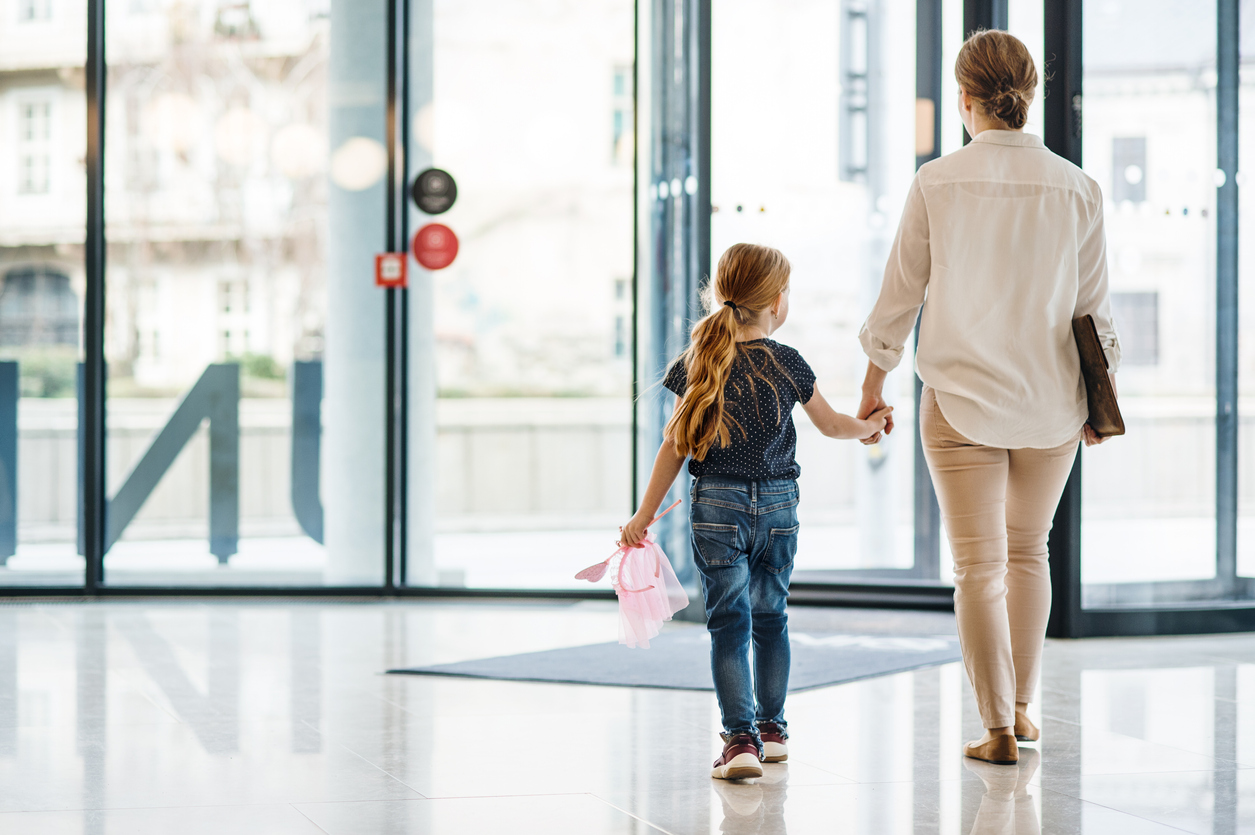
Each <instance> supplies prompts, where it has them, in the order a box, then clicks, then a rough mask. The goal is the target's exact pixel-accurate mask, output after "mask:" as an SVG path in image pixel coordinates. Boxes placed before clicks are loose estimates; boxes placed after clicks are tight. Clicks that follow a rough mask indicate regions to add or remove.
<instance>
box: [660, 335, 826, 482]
mask: <svg viewBox="0 0 1255 835" xmlns="http://www.w3.org/2000/svg"><path fill="white" fill-rule="evenodd" d="M738 347H739V351H738V352H737V358H736V360H735V362H733V364H732V370H731V372H730V373H729V374H728V382H727V383H725V384H724V387H723V397H724V410H725V412H726V414H727V415H728V416H730V417H731V418H733V420H734V421H735V422H734V423H731V424H730V425H729V429H728V435H729V440H730V444H729V445H728V446H727V447H724V448H723V449H720V448H719V444H718V442H717V441H716V442H715V444H714V445H713V446H711V448H710V449H709V451H707V453H706V460H704V461H698V460H696V459H695V458H691V457H690V458H689V474H690V475H692V476H693V477H695V478H696V477H699V476H704V475H730V476H739V477H741V478H747V479H754V480H761V479H776V478H797V477H798V476H799V475H801V473H802V468H801V467H799V466H798V464H797V461H796V460H795V456H796V454H797V430H796V429H795V428H794V426H793V404H795V403H806V402H807V401H809V400H810V399H811V395H812V394H814V393H815V372H814V371H812V370H811V367H810V366H809V365H807V363H806V360H804V359H802V355H801V354H799V353H798V352H797V351H795V350H793V349H792V348H790V347H789V346H788V345H781V344H780V343H779V342H775V341H774V340H771V339H753V340H750V341H748V342H742V343H740V345H739V346H738ZM760 349H761V350H760ZM767 352H770V356H768V355H767ZM772 357H774V358H775V362H772ZM749 363H753V367H754V368H757V369H758V370H759V372H760V375H754V374H753V373H752V372H751V370H750V367H749ZM777 363H778V365H777ZM782 369H783V372H782ZM762 377H766V378H767V380H769V381H770V384H768V383H766V382H764V381H763V379H762ZM662 384H663V385H664V386H666V387H667V388H668V389H669V390H671V391H673V392H675V393H676V394H677V395H680V396H683V395H684V390H685V388H686V387H687V385H688V373H687V369H685V367H684V360H683V359H680V360H676V362H675V363H674V364H673V365H672V366H671V368H670V370H668V371H667V376H666V379H664V380H663V383H662ZM773 389H774V391H773ZM777 406H778V407H779V408H777ZM737 424H740V428H737ZM742 430H744V433H742Z"/></svg>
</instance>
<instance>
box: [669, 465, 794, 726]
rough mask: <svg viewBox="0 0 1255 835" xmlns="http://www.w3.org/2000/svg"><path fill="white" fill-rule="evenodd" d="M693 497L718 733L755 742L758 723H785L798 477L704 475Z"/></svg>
mask: <svg viewBox="0 0 1255 835" xmlns="http://www.w3.org/2000/svg"><path fill="white" fill-rule="evenodd" d="M691 495H692V499H693V504H692V531H693V533H692V538H693V560H694V562H696V564H697V570H698V572H700V574H701V578H702V593H703V594H704V595H705V598H706V617H707V628H708V629H709V630H710V669H711V672H712V674H713V675H714V679H715V695H716V696H718V698H719V712H720V714H721V715H722V718H723V728H724V733H725V734H727V735H729V736H731V735H735V734H741V733H748V734H752V735H753V736H754V738H755V739H756V740H757V739H758V729H757V727H756V725H757V724H758V723H760V722H776V723H779V724H780V725H782V726H783V725H784V724H785V723H784V696H785V691H786V690H787V689H788V686H789V627H788V617H789V616H788V615H787V614H786V613H785V611H784V605H785V601H786V600H787V599H788V597H789V575H790V574H791V573H792V572H793V556H794V555H795V554H796V553H797V528H798V525H797V502H798V489H797V482H796V481H793V480H792V479H779V480H772V481H749V480H747V479H743V478H736V477H734V476H717V475H716V476H702V477H700V478H698V479H696V480H695V481H694V482H693V487H692V491H691ZM751 640H752V641H753V645H754V674H753V678H751V677H750V661H749V651H750V642H751ZM759 747H760V748H761V747H762V746H761V744H760V745H759Z"/></svg>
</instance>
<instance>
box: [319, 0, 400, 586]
mask: <svg viewBox="0 0 1255 835" xmlns="http://www.w3.org/2000/svg"><path fill="white" fill-rule="evenodd" d="M386 9H387V7H386V4H385V3H384V2H383V0H331V62H330V83H329V90H328V95H329V97H330V100H329V102H328V105H329V108H328V109H329V133H330V136H329V140H330V147H331V180H330V182H329V183H328V192H329V194H328V202H329V204H330V205H329V212H328V224H329V226H328V233H327V239H328V244H327V332H326V348H325V352H324V361H325V362H326V366H325V374H326V402H325V406H324V408H325V411H324V414H325V419H326V434H325V436H324V441H323V443H324V447H323V461H324V462H325V468H324V479H325V481H324V483H323V487H322V491H323V500H324V502H323V503H324V507H325V526H326V527H325V531H326V546H327V575H326V580H327V583H328V584H331V585H379V584H381V583H382V582H383V564H384V525H385V518H386V508H385V507H384V460H385V454H386V449H385V423H384V380H385V357H384V292H383V291H382V290H380V289H378V288H376V287H375V286H374V255H375V254H376V253H378V252H382V251H383V249H384V234H385V222H386V219H385V214H384V199H385V196H384V179H385V177H384V175H385V172H386V151H385V150H384V149H385V145H384V125H385V121H384V118H385V117H384V108H385V105H386V101H385V100H386V92H387V86H386V83H387V66H386V60H387V45H386V41H387V31H388V29H387V13H386ZM371 143H375V146H377V147H374V146H372V144H371ZM380 152H383V153H384V154H385V156H384V158H383V163H384V164H383V165H382V166H381V165H380V159H379V155H380ZM376 171H377V172H378V173H377V176H376V173H375V172H376Z"/></svg>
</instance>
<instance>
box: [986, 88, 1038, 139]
mask: <svg viewBox="0 0 1255 835" xmlns="http://www.w3.org/2000/svg"><path fill="white" fill-rule="evenodd" d="M1028 105H1029V102H1027V101H1025V99H1024V96H1023V94H1022V93H1020V92H1019V91H1018V90H1008V91H1007V92H1005V93H999V94H998V95H997V97H996V98H994V99H993V100H992V101H990V102H989V108H988V109H989V115H990V116H993V117H994V118H996V119H997V120H998V121H1000V122H1004V123H1006V125H1007V127H1009V128H1013V129H1015V130H1019V129H1020V128H1022V127H1024V124H1025V123H1026V122H1027V121H1028Z"/></svg>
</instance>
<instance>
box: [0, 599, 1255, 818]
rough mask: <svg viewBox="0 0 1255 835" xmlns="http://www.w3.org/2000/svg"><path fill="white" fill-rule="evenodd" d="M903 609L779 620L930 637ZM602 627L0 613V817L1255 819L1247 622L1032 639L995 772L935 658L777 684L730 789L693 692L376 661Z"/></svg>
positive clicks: (1253, 653) (966, 695)
mask: <svg viewBox="0 0 1255 835" xmlns="http://www.w3.org/2000/svg"><path fill="white" fill-rule="evenodd" d="M918 614H919V613H915V614H914V615H912V616H911V618H909V619H905V618H904V617H903V615H901V614H900V613H898V614H893V613H869V612H868V611H866V610H864V611H860V612H857V613H842V612H840V611H835V610H805V611H803V610H799V611H797V612H795V613H794V615H793V616H794V617H795V618H796V619H797V623H798V626H799V628H809V629H812V630H818V631H840V630H847V631H851V632H857V633H858V634H872V631H874V630H875V629H877V628H881V629H884V630H886V631H885V632H884V633H882V634H930V633H931V634H937V633H940V632H948V631H950V630H952V629H953V622H952V620H951V619H949V618H948V617H947V616H943V615H935V616H929V617H926V618H922V617H916V615H918ZM673 628H677V629H684V628H697V627H692V626H689V625H684V624H676V625H674V627H673ZM616 630H617V615H616V611H615V608H614V606H613V604H610V605H606V604H602V603H580V604H574V605H556V604H549V603H546V604H528V605H520V604H503V603H493V604H487V603H474V604H433V603H424V602H416V603H375V602H363V603H345V604H337V603H324V602H308V603H292V604H288V603H274V602H261V601H259V602H255V603H238V602H210V603H202V602H194V601H184V602H160V601H158V602H139V603H108V604H84V605H78V604H75V605H65V604H35V605H22V606H16V605H12V606H4V605H0V833H7V832H39V833H41V834H42V833H52V834H53V835H58V834H59V833H73V835H81V833H100V835H105V834H106V833H126V835H132V833H146V832H162V833H164V832H171V831H178V832H180V833H184V832H186V833H193V835H194V833H199V832H205V833H218V832H233V833H235V832H239V833H245V835H247V833H252V832H268V833H310V835H317V833H332V835H335V834H336V833H357V832H381V833H424V835H426V833H436V835H439V834H440V833H452V834H453V835H476V833H479V832H493V831H510V832H511V835H518V834H519V833H531V832H534V833H537V835H541V833H543V835H550V834H551V833H566V832H570V833H579V834H580V835H585V833H601V832H606V833H615V834H616V835H620V833H621V834H622V835H644V833H648V832H658V831H662V832H669V833H673V834H674V835H707V834H708V833H711V832H722V833H749V832H753V833H762V834H763V835H770V834H771V833H790V835H806V834H807V833H811V832H817V833H824V834H825V835H829V833H856V834H859V833H888V834H889V835H899V834H900V835H920V834H924V835H934V834H935V835H990V833H1016V835H1028V834H1031V835H1036V833H1050V835H1053V833H1059V832H1071V833H1087V834H1088V835H1094V834H1095V833H1099V834H1101V835H1106V833H1125V832H1129V833H1156V832H1163V833H1170V832H1175V833H1179V832H1182V831H1185V832H1197V833H1209V835H1210V833H1216V832H1225V833H1236V832H1243V831H1255V637H1252V636H1249V635H1228V636H1214V637H1190V638H1169V639H1138V640H1104V641H1082V642H1051V643H1050V644H1049V645H1048V647H1047V652H1046V665H1045V673H1044V678H1043V681H1042V686H1041V693H1040V698H1039V699H1037V700H1036V702H1035V704H1034V707H1033V708H1032V711H1031V714H1032V715H1033V718H1034V719H1035V721H1037V723H1038V725H1039V726H1040V727H1041V728H1042V733H1043V738H1042V742H1041V744H1040V746H1037V747H1033V746H1028V745H1025V746H1023V747H1022V748H1021V756H1022V760H1021V762H1020V764H1019V765H1018V766H1014V767H1009V766H993V765H988V764H983V763H979V762H975V761H972V760H965V759H964V758H963V757H962V755H961V753H960V750H961V745H962V741H963V740H964V739H971V738H974V737H976V736H979V734H980V720H979V717H978V714H977V711H976V708H975V704H974V702H973V700H972V696H971V692H970V688H968V686H967V684H966V680H965V676H964V674H963V671H962V669H961V667H960V666H959V665H957V664H952V665H948V666H944V667H938V668H933V669H924V670H916V671H914V672H909V673H903V674H899V675H894V676H886V677H882V678H876V679H868V680H864V681H857V682H852V683H849V684H845V685H840V686H837V687H828V688H822V689H818V690H810V691H806V692H801V693H794V694H791V695H790V698H789V705H788V717H789V723H790V728H789V730H790V740H789V747H790V758H789V761H788V762H787V763H780V764H768V765H767V766H766V772H765V774H764V776H763V777H762V778H760V779H757V780H753V781H744V782H732V783H729V782H723V781H712V780H711V778H710V777H709V773H710V772H709V768H710V763H711V762H712V761H713V760H714V758H715V756H716V755H717V752H718V748H719V746H720V741H719V738H718V737H717V736H716V731H717V729H718V710H717V707H716V704H715V700H714V696H713V694H711V693H707V692H691V691H674V690H657V689H648V688H598V687H586V686H573V685H562V684H537V683H527V682H499V681H485V680H472V679H454V678H439V677H433V678H423V677H396V676H386V675H382V674H381V671H383V670H386V669H389V668H393V667H401V666H414V665H420V664H437V663H443V662H452V661H459V660H466V659H470V658H476V657H485V656H488V655H500V654H509V653H520V652H532V651H537V650H543V649H551V648H555V647H559V646H570V645H574V644H582V643H590V642H597V641H613V640H615V638H616V635H617V631H616ZM895 630H896V632H895Z"/></svg>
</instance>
